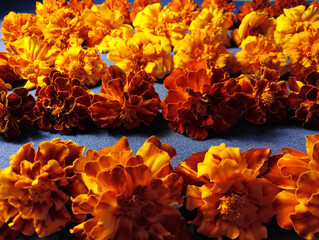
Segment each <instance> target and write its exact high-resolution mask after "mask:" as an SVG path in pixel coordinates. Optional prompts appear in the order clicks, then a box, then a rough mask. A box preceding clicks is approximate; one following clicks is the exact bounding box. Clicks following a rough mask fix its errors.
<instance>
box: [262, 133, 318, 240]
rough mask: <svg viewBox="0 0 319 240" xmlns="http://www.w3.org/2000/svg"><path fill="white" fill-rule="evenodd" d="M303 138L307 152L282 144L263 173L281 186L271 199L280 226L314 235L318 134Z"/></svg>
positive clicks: (302, 234)
mask: <svg viewBox="0 0 319 240" xmlns="http://www.w3.org/2000/svg"><path fill="white" fill-rule="evenodd" d="M306 139H307V141H306V149H307V153H304V152H300V151H297V150H295V149H292V148H283V149H282V154H278V155H275V156H273V157H272V158H271V159H269V163H268V165H269V168H268V171H267V172H266V173H265V175H264V177H265V178H267V179H268V180H269V181H271V182H272V183H273V184H275V185H276V186H278V187H280V188H282V189H283V190H282V191H281V192H280V193H278V194H277V195H276V198H275V199H274V201H273V208H274V210H275V212H276V215H277V222H278V224H279V226H280V227H282V228H285V229H292V228H294V230H295V231H296V232H297V233H298V234H299V235H300V236H302V237H303V238H306V239H315V238H314V234H315V233H318V232H319V216H318V212H319V207H318V201H319V199H318V198H319V194H318V191H319V159H318V149H319V148H318V147H319V135H318V134H316V135H312V136H306Z"/></svg>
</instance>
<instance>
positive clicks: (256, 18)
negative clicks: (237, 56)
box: [237, 11, 275, 45]
mask: <svg viewBox="0 0 319 240" xmlns="http://www.w3.org/2000/svg"><path fill="white" fill-rule="evenodd" d="M274 31H275V19H274V18H269V17H268V15H267V13H265V12H256V11H252V12H250V13H249V14H247V15H246V16H245V17H244V19H243V20H242V22H241V24H240V25H239V29H238V39H239V42H237V44H238V45H239V44H240V43H241V42H242V41H243V40H244V39H245V38H247V37H248V36H258V35H259V34H261V35H263V36H265V37H269V38H273V34H274Z"/></svg>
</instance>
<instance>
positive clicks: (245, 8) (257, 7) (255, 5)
mask: <svg viewBox="0 0 319 240" xmlns="http://www.w3.org/2000/svg"><path fill="white" fill-rule="evenodd" d="M269 6H270V1H269V0H253V1H251V2H245V3H244V5H242V6H241V7H239V10H238V14H237V24H238V25H240V24H241V21H242V20H243V19H244V17H245V16H246V15H247V14H248V13H250V12H252V11H261V12H263V11H266V10H267V8H268V7H269Z"/></svg>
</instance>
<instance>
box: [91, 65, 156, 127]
mask: <svg viewBox="0 0 319 240" xmlns="http://www.w3.org/2000/svg"><path fill="white" fill-rule="evenodd" d="M159 108H160V99H159V96H158V94H157V93H156V91H155V89H154V78H153V77H152V76H151V75H149V74H147V73H146V72H144V71H141V72H137V73H129V74H128V75H126V74H125V72H124V71H123V70H121V69H120V68H119V67H117V66H115V65H112V66H110V67H109V68H108V70H107V72H106V73H105V75H104V77H103V79H102V87H101V92H100V94H99V95H97V96H96V97H95V100H94V101H93V104H92V106H90V107H89V110H90V112H91V117H92V119H93V121H94V122H95V123H96V124H97V125H98V126H99V127H101V128H115V127H118V126H120V125H122V124H123V125H124V126H125V128H127V129H131V128H135V127H138V126H139V125H140V122H143V123H144V124H145V125H147V126H149V125H150V124H151V123H152V122H153V120H154V119H155V117H156V115H157V112H158V110H159Z"/></svg>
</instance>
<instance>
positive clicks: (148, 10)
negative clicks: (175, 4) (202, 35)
mask: <svg viewBox="0 0 319 240" xmlns="http://www.w3.org/2000/svg"><path fill="white" fill-rule="evenodd" d="M133 26H134V27H135V30H136V31H137V32H147V33H150V34H152V35H154V36H161V37H166V38H168V39H169V41H170V43H171V45H172V46H175V45H176V44H177V43H178V41H179V40H181V39H183V37H184V35H185V34H186V32H187V27H186V25H184V23H183V18H182V16H181V15H180V13H178V12H175V11H172V10H171V9H170V8H163V9H162V7H161V4H159V3H154V4H152V5H148V6H146V7H145V8H144V9H143V10H142V11H140V12H139V13H138V14H137V15H136V17H135V19H134V22H133Z"/></svg>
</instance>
